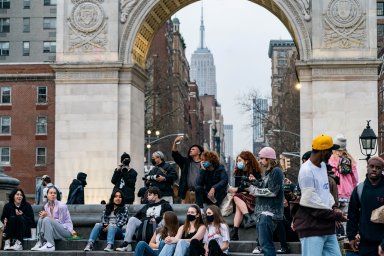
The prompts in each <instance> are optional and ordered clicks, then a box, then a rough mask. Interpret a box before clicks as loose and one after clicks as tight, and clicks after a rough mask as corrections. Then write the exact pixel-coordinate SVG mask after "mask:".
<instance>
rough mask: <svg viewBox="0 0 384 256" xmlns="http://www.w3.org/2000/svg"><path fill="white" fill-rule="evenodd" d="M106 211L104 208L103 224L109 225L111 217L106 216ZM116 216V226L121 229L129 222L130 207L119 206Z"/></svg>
mask: <svg viewBox="0 0 384 256" xmlns="http://www.w3.org/2000/svg"><path fill="white" fill-rule="evenodd" d="M106 209H107V208H104V210H103V216H102V217H101V223H103V224H109V216H110V215H106ZM115 215H116V226H118V227H119V228H122V227H123V226H124V225H125V224H126V223H127V221H128V207H127V206H125V205H124V206H119V207H118V208H117V209H116V210H115Z"/></svg>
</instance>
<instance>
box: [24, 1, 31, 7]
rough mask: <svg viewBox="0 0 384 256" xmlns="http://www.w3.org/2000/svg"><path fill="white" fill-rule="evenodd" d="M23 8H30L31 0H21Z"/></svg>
mask: <svg viewBox="0 0 384 256" xmlns="http://www.w3.org/2000/svg"><path fill="white" fill-rule="evenodd" d="M23 5H24V9H31V0H24V1H23Z"/></svg>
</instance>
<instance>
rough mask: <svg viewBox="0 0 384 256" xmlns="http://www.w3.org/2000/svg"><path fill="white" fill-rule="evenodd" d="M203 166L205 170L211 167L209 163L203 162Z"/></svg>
mask: <svg viewBox="0 0 384 256" xmlns="http://www.w3.org/2000/svg"><path fill="white" fill-rule="evenodd" d="M203 166H204V168H205V169H207V168H208V167H209V166H211V163H210V162H209V161H204V162H203Z"/></svg>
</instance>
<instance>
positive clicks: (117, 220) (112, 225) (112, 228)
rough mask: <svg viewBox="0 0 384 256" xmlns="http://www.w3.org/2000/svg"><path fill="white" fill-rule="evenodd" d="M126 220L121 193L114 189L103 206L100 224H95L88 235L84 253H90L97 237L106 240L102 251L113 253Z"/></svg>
mask: <svg viewBox="0 0 384 256" xmlns="http://www.w3.org/2000/svg"><path fill="white" fill-rule="evenodd" d="M127 220H128V208H127V206H126V205H125V204H124V199H123V191H121V190H119V189H115V190H114V191H113V192H112V194H111V197H110V198H109V202H108V204H107V205H106V206H105V209H104V211H103V216H102V217H101V222H100V223H96V224H95V226H94V227H93V229H92V231H91V234H90V235H89V239H88V244H87V246H86V247H85V248H84V251H92V250H93V243H94V242H95V241H96V239H97V237H100V239H107V247H105V249H104V251H108V252H110V251H113V244H114V242H115V239H122V238H123V226H124V225H125V224H126V223H127Z"/></svg>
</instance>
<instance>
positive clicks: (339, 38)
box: [323, 0, 367, 49]
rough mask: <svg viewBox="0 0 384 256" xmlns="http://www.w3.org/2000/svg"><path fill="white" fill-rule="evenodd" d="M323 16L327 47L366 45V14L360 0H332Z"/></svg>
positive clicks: (360, 46)
mask: <svg viewBox="0 0 384 256" xmlns="http://www.w3.org/2000/svg"><path fill="white" fill-rule="evenodd" d="M323 16H324V19H323V20H324V46H325V48H341V49H348V48H362V47H364V46H365V44H366V33H367V32H366V14H365V12H364V11H363V9H362V7H361V4H360V2H359V0H332V1H331V2H330V3H329V5H328V8H327V12H326V13H324V14H323Z"/></svg>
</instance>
